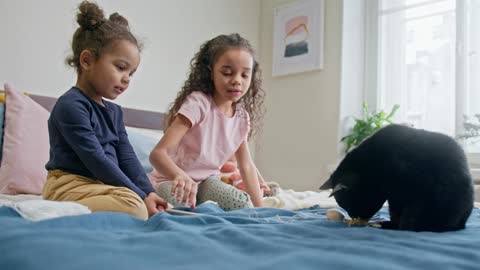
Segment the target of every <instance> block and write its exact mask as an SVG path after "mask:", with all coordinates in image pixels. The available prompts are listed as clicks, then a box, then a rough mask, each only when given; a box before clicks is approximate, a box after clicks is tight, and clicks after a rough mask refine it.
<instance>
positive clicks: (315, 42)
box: [272, 0, 324, 76]
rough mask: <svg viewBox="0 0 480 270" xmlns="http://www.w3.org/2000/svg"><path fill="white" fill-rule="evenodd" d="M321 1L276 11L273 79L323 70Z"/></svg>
mask: <svg viewBox="0 0 480 270" xmlns="http://www.w3.org/2000/svg"><path fill="white" fill-rule="evenodd" d="M323 35H324V0H299V1H295V2H293V3H290V4H288V5H284V6H279V7H276V8H275V10H274V25H273V68H272V75H273V76H281V75H287V74H292V73H298V72H304V71H310V70H315V69H321V68H323V46H324V44H323Z"/></svg>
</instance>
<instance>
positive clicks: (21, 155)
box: [0, 85, 50, 194]
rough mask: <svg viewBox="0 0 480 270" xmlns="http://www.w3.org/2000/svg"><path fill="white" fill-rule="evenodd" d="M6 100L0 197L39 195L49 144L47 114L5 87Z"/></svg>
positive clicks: (44, 176)
mask: <svg viewBox="0 0 480 270" xmlns="http://www.w3.org/2000/svg"><path fill="white" fill-rule="evenodd" d="M5 93H6V96H7V101H6V109H5V130H4V137H3V140H4V141H3V158H2V163H1V166H0V193H3V194H42V188H43V184H44V183H45V180H46V177H47V170H46V169H45V164H46V163H47V161H48V158H49V151H50V144H49V139H48V126H47V121H48V117H49V113H48V111H47V110H45V109H44V108H43V107H42V106H40V105H39V104H38V103H36V102H35V101H33V100H32V99H31V98H29V97H28V96H25V95H23V94H21V93H18V92H16V91H15V90H13V89H12V88H11V87H10V86H9V85H5Z"/></svg>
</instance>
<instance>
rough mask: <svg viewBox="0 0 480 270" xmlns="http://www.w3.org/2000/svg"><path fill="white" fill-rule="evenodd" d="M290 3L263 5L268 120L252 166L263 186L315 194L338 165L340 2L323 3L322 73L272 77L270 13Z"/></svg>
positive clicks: (277, 0)
mask: <svg viewBox="0 0 480 270" xmlns="http://www.w3.org/2000/svg"><path fill="white" fill-rule="evenodd" d="M290 2H293V1H285V0H283V1H282V0H264V1H262V15H261V39H260V44H261V52H260V55H261V57H262V58H261V59H260V60H261V64H262V67H263V71H264V72H263V75H264V76H263V78H264V87H265V89H266V91H267V98H266V104H267V114H266V117H265V125H264V131H263V136H262V137H261V138H259V140H258V143H257V146H256V155H255V161H256V163H257V165H258V167H259V168H260V170H261V171H262V173H263V175H264V177H265V178H266V179H267V180H270V181H277V182H279V183H280V185H281V186H283V187H288V188H294V189H296V190H307V189H308V190H317V189H318V187H319V186H320V184H321V183H322V182H323V181H324V180H325V179H326V177H327V167H328V166H329V165H330V164H334V163H335V162H336V159H337V145H338V134H337V131H338V119H339V103H340V101H339V99H340V68H341V47H342V46H341V38H342V34H341V33H342V2H343V1H339V0H326V1H325V43H324V45H325V46H324V48H325V51H324V55H325V59H324V69H322V70H317V71H310V72H304V73H299V74H293V75H286V76H281V77H272V75H271V74H272V68H271V66H272V46H273V42H272V41H273V9H274V8H275V7H277V6H279V5H282V4H286V3H290Z"/></svg>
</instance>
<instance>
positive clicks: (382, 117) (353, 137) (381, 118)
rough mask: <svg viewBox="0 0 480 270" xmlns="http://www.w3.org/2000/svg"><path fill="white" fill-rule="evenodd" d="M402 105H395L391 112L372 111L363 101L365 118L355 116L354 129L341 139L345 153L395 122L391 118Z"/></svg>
mask: <svg viewBox="0 0 480 270" xmlns="http://www.w3.org/2000/svg"><path fill="white" fill-rule="evenodd" d="M399 107H400V106H399V105H397V104H396V105H395V106H393V108H392V111H391V112H390V113H388V114H387V113H385V112H384V111H379V112H376V113H374V112H370V110H369V109H368V106H367V104H366V103H365V102H363V118H362V119H358V118H355V125H354V126H353V128H352V131H351V133H350V134H348V135H347V136H345V137H343V138H342V139H341V140H340V141H341V142H343V143H344V144H345V154H346V153H348V151H350V150H351V149H352V148H353V147H355V146H358V145H359V144H360V143H361V142H362V141H363V140H364V139H365V138H367V137H368V136H370V135H372V134H373V133H375V132H376V131H377V130H379V129H380V128H382V127H384V126H386V125H390V124H393V122H392V120H391V118H392V117H393V115H394V114H395V112H396V111H397V110H398V108H399Z"/></svg>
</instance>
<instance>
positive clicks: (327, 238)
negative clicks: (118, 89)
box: [0, 95, 480, 270]
mask: <svg viewBox="0 0 480 270" xmlns="http://www.w3.org/2000/svg"><path fill="white" fill-rule="evenodd" d="M20 96H21V97H17V98H18V99H21V100H22V101H24V102H25V103H26V104H27V105H28V106H34V105H32V104H33V103H35V104H37V105H38V104H40V105H41V106H43V107H44V108H46V109H47V110H48V109H51V107H52V106H53V104H54V102H55V99H53V98H49V97H43V96H36V95H30V96H29V97H25V96H23V95H20ZM30 101H31V102H33V103H30ZM9 102H12V101H11V100H9V98H8V96H7V105H6V110H7V112H6V115H5V130H4V134H5V137H4V142H3V143H4V149H8V147H11V146H9V145H8V144H9V143H10V142H9V140H11V139H12V138H11V137H10V138H9V137H8V136H7V135H8V134H9V133H11V132H12V131H11V130H9V129H10V127H9V124H12V123H13V122H12V119H11V118H12V117H13V116H15V117H17V118H22V117H23V119H24V120H25V117H24V116H22V117H20V116H19V115H18V114H13V113H11V112H9V111H8V110H9V106H10V109H11V107H13V106H14V105H10V104H9ZM28 106H27V107H28ZM37 109H38V108H37ZM45 111H46V110H45ZM124 113H125V123H126V125H127V126H133V127H135V129H129V138H130V140H131V141H132V144H133V145H134V147H135V149H136V150H135V151H136V153H137V155H138V156H139V159H140V160H141V161H142V160H143V159H144V156H143V155H146V153H147V152H148V149H149V147H151V145H150V146H149V143H151V142H150V140H151V141H152V142H154V141H155V140H154V138H153V137H154V136H150V135H147V134H146V133H143V132H140V131H141V130H138V128H142V129H145V128H147V129H149V130H162V128H163V126H162V124H161V123H162V121H161V119H163V114H161V113H155V112H148V111H143V110H134V109H124ZM34 114H35V115H34V117H33V118H34V121H37V122H38V119H37V117H38V115H39V114H40V112H39V111H38V110H37V111H34ZM47 115H48V113H47ZM26 119H29V118H28V117H27V118H26ZM29 120H31V119H29ZM22 121H23V120H22ZM32 121H33V120H32ZM15 124H18V123H15ZM21 124H23V125H28V126H29V125H34V123H33V122H32V123H30V122H28V121H27V122H25V121H23V122H22V123H21ZM12 125H13V124H12ZM45 125H46V123H45ZM34 128H35V129H34V130H35V131H36V133H37V134H35V135H36V136H37V137H38V133H39V130H40V127H38V126H37V127H34ZM26 132H27V133H28V130H27V131H26ZM30 132H31V131H30ZM11 135H12V134H10V136H11ZM17 135H18V134H17ZM149 138H150V139H149ZM22 140H24V139H22ZM22 140H20V141H21V145H24V144H28V143H27V142H25V141H22ZM36 143H37V144H39V141H38V138H37V141H36ZM21 145H17V147H21ZM29 147H33V146H31V145H29ZM142 147H143V148H142ZM36 151H37V150H35V151H33V152H31V153H29V154H30V156H31V155H32V154H34V155H35V156H36V155H38V153H37V152H36ZM3 154H4V156H3V159H2V166H0V174H2V175H0V181H4V180H5V179H3V178H2V176H3V173H4V171H3V170H4V168H2V167H3V166H4V164H7V161H8V160H9V158H10V157H9V156H8V155H9V154H10V152H8V151H3ZM5 155H6V156H5ZM21 160H22V158H20V159H19V158H18V157H16V159H15V162H17V163H18V162H21ZM7 165H8V164H7ZM15 165H16V163H15ZM142 165H144V169H145V170H146V171H148V170H150V169H151V168H150V167H149V164H148V163H142ZM12 166H13V165H12ZM17 167H18V166H17ZM21 168H22V169H23V170H24V171H25V168H26V167H21ZM23 173H26V172H23ZM12 175H15V174H12V173H11V172H10V174H9V176H12ZM16 175H17V176H22V175H20V174H16ZM4 178H5V177H4ZM18 179H20V178H17V180H16V181H20V180H18ZM27 182H28V181H27ZM0 184H1V183H0ZM287 193H290V197H288V196H287ZM282 196H283V197H282ZM315 196H316V197H315ZM286 198H287V199H286ZM288 198H290V199H291V200H292V202H290V203H285V200H287V201H288V200H289V199H288ZM282 200H283V201H284V203H283V204H282V203H278V201H282ZM265 202H266V205H268V206H270V207H265V208H256V209H243V210H238V211H231V212H225V211H223V210H221V209H220V208H218V207H217V205H216V204H215V203H214V202H207V203H204V204H201V205H199V206H198V207H197V208H196V209H195V210H193V212H194V213H196V214H197V215H182V214H172V213H165V212H164V213H159V214H157V215H155V216H153V217H151V218H150V219H149V220H147V221H142V220H139V219H137V218H135V217H132V216H129V215H127V214H122V213H114V212H97V213H90V212H89V211H88V209H85V208H82V206H80V205H78V204H75V203H68V202H48V201H45V200H42V198H41V197H40V196H39V195H38V194H35V192H31V193H30V194H3V195H0V269H2V270H7V269H26V270H27V269H49V270H57V269H58V270H59V269H62V270H63V269H116V270H123V269H479V268H480V252H479V250H480V211H479V209H478V208H475V209H474V210H473V212H472V214H471V216H470V219H469V220H468V223H467V228H466V229H465V230H461V231H457V232H447V233H430V232H420V233H416V232H402V231H389V230H380V229H376V228H373V227H351V226H349V225H347V224H346V223H343V222H333V221H329V220H327V216H326V213H327V210H328V209H329V208H332V207H336V205H335V202H334V201H332V199H331V198H328V193H321V192H311V193H299V192H294V191H284V192H283V193H281V194H279V195H278V196H277V197H276V198H266V199H265ZM292 209H295V210H292ZM178 210H185V211H191V210H189V209H186V208H178ZM387 212H388V210H387V208H383V209H382V210H381V211H380V212H379V213H378V214H377V215H376V216H375V220H386V219H388V214H387ZM439 222H441V221H439Z"/></svg>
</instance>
